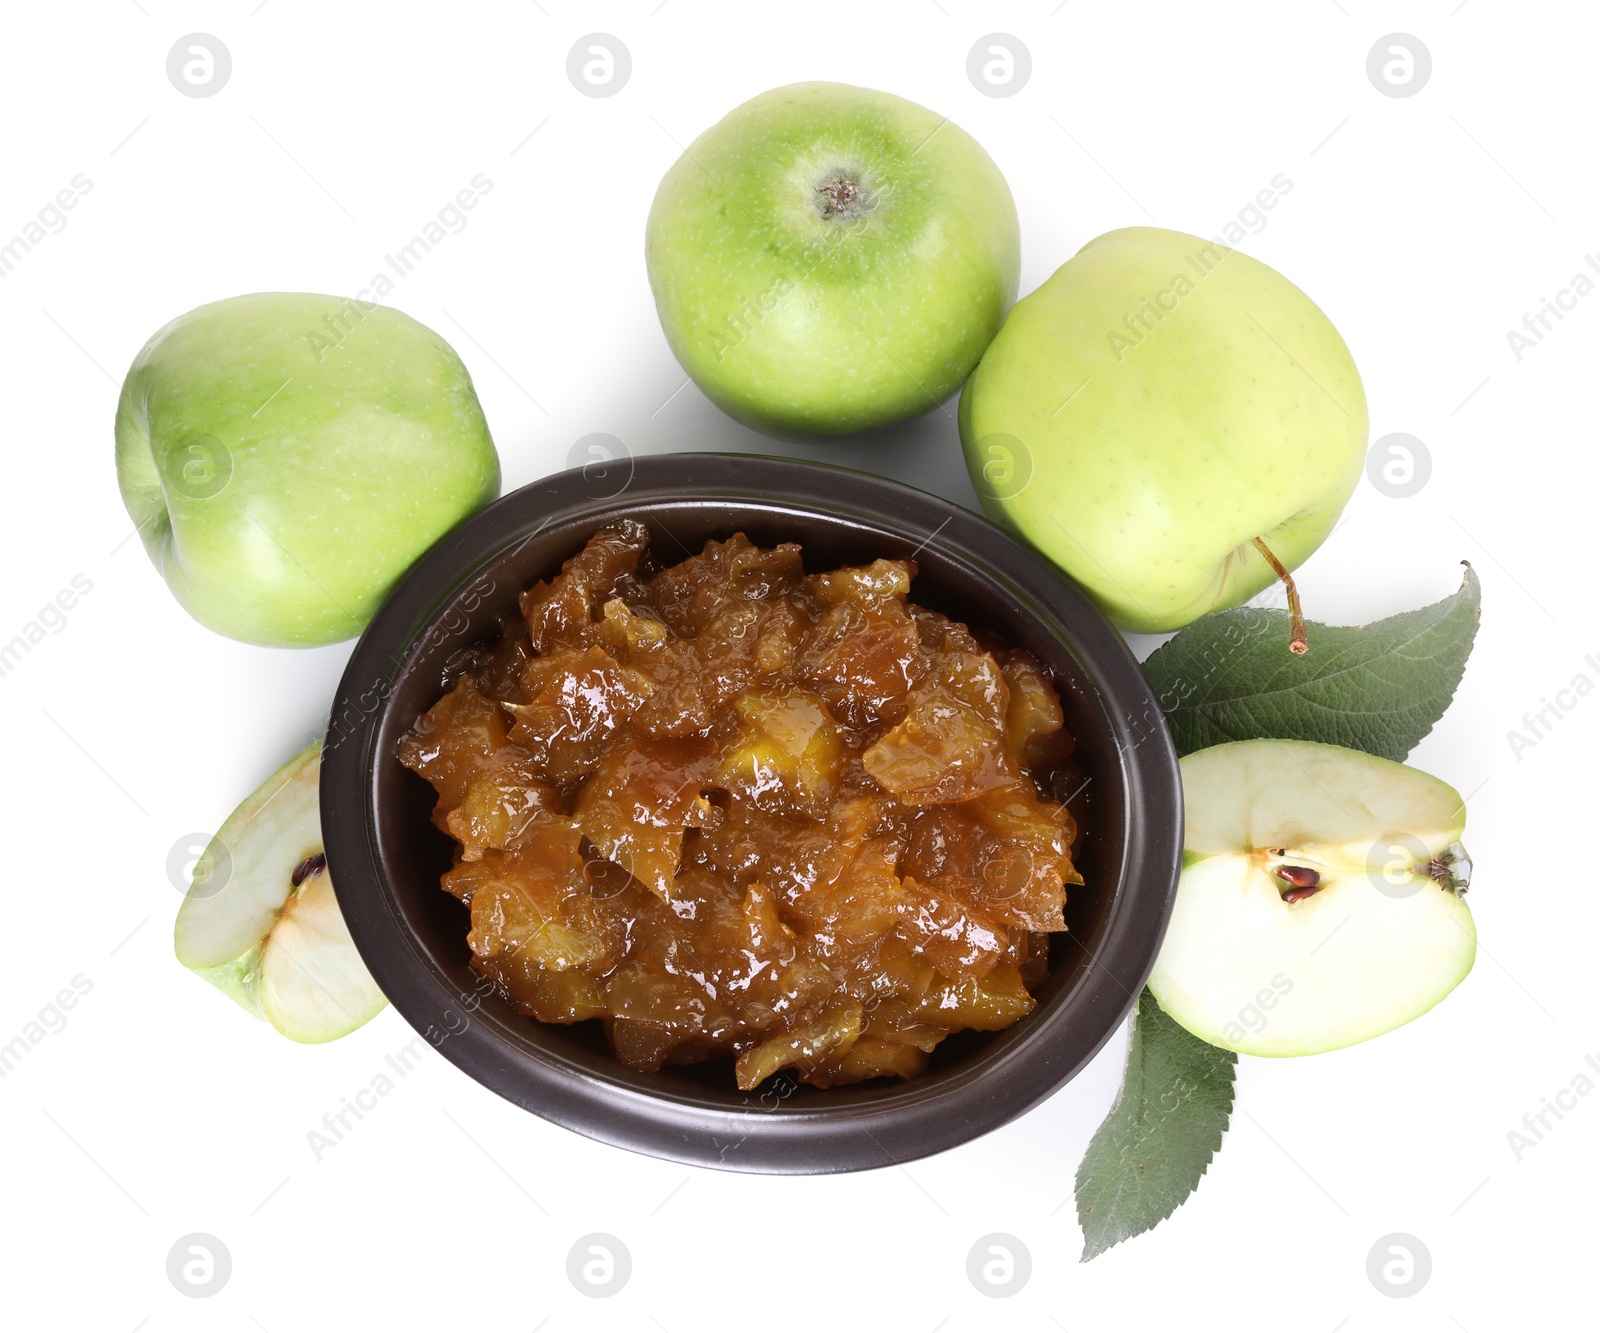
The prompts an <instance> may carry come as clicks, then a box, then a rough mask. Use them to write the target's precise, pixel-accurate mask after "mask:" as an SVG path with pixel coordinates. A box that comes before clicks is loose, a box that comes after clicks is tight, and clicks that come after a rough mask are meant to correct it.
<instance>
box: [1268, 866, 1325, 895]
mask: <svg viewBox="0 0 1600 1333" xmlns="http://www.w3.org/2000/svg"><path fill="white" fill-rule="evenodd" d="M1273 873H1274V874H1276V875H1277V877H1278V878H1279V879H1281V880H1282V881H1283V882H1284V883H1285V884H1287V885H1289V889H1288V891H1287V892H1285V893H1283V901H1284V902H1286V903H1297V902H1299V901H1301V899H1303V898H1309V897H1310V896H1311V895H1312V894H1313V893H1315V892H1316V891H1317V890H1318V889H1320V888H1321V887H1322V876H1321V875H1319V874H1318V873H1317V872H1316V871H1315V870H1313V869H1311V867H1310V866H1279V867H1278V868H1277V869H1276V870H1275V871H1274V872H1273Z"/></svg>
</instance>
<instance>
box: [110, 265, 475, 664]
mask: <svg viewBox="0 0 1600 1333" xmlns="http://www.w3.org/2000/svg"><path fill="white" fill-rule="evenodd" d="M116 433H117V480H118V482H119V484H120V486H121V488H122V499H123V503H124V504H125V505H126V506H127V508H128V514H129V516H130V517H131V518H132V519H133V521H134V522H135V523H136V524H137V525H138V529H139V535H140V537H142V538H143V540H144V545H145V550H146V551H148V552H149V554H150V558H151V560H153V561H154V562H155V566H156V568H157V569H159V570H160V571H161V573H162V576H163V577H164V578H165V579H166V580H167V583H168V585H169V586H170V587H171V588H172V591H173V594H174V595H175V596H176V597H177V599H178V601H179V602H181V603H182V604H183V606H184V607H185V608H186V609H187V610H188V611H189V613H190V614H191V615H193V616H194V618H195V619H196V620H198V621H200V623H201V624H203V625H207V626H209V627H210V628H211V629H214V630H217V631H219V632H220V633H222V634H227V635H230V636H232V637H233V638H236V639H244V640H247V641H248V642H251V643H261V644H267V645H270V646H274V647H305V646H310V645H313V644H322V643H333V642H335V641H336V640H339V639H347V638H349V637H350V636H351V635H353V634H357V633H359V632H360V630H361V628H362V627H363V626H364V625H365V624H366V623H367V621H368V620H369V619H370V618H371V616H372V613H373V611H375V610H376V609H377V606H378V603H379V602H380V601H381V600H382V599H383V597H384V594H385V593H387V592H388V590H389V588H390V587H391V585H392V584H393V583H394V581H395V580H396V579H397V578H398V577H399V576H400V574H401V573H403V572H404V571H405V569H406V568H407V566H409V565H410V564H411V562H412V561H413V560H415V559H416V558H417V556H419V555H420V554H422V552H423V551H425V550H426V549H427V548H428V547H429V546H430V545H431V544H432V543H433V542H434V541H435V540H436V539H437V538H438V537H440V536H441V535H442V534H443V533H445V532H446V531H448V530H449V529H450V528H451V527H453V526H454V525H455V524H456V523H458V522H460V521H461V519H463V518H465V517H466V516H467V515H468V514H470V513H472V512H473V511H474V510H476V509H478V508H480V507H481V506H482V505H484V504H486V503H487V502H488V501H490V500H492V499H493V498H494V497H495V496H496V495H497V494H498V493H499V490H500V460H499V457H498V455H497V454H496V453H495V448H494V442H493V441H492V440H491V439H490V438H489V428H488V425H487V424H486V423H485V421H484V419H483V409H482V408H481V407H479V405H478V398H477V395H476V393H474V392H473V388H472V380H471V377H470V376H468V374H467V370H466V367H465V366H463V365H462V364H461V359H460V358H459V357H458V356H457V355H456V354H455V351H454V349H453V348H451V346H450V344H449V343H447V342H445V340H444V339H443V338H441V337H440V336H439V335H438V334H436V333H434V332H433V331H432V330H431V329H429V328H426V327H424V326H423V325H421V324H419V323H417V321H416V320H414V319H412V318H410V317H409V316H407V315H403V314H401V313H400V312H399V311H398V310H392V309H390V308H389V307H387V306H381V305H378V304H376V303H374V302H370V301H357V300H355V299H353V298H352V299H341V298H339V297H336V296H316V295H310V294H307V293H300V292H260V293H257V294H255V295H252V296H236V297H233V298H232V299H230V300H226V301H216V302H213V303H212V304H210V305H203V306H200V307H199V308H198V309H196V310H191V311H190V312H189V313H188V314H186V315H181V316H179V317H178V318H177V319H175V320H173V321H172V323H170V324H168V325H167V326H166V327H165V328H164V329H162V330H160V331H159V332H158V333H156V334H155V336H154V337H152V338H151V339H150V341H149V342H147V343H146V344H145V345H144V348H143V350H142V351H140V353H139V355H138V356H137V357H136V358H135V359H134V362H133V365H132V367H131V368H130V369H129V371H128V376H127V379H126V380H125V381H124V382H123V386H122V397H121V400H120V402H119V403H118V406H117V427H116Z"/></svg>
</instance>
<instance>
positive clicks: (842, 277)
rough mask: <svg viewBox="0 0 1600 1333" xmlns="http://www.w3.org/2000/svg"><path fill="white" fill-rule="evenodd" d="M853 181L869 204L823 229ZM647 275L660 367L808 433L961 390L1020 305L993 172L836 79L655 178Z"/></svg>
mask: <svg viewBox="0 0 1600 1333" xmlns="http://www.w3.org/2000/svg"><path fill="white" fill-rule="evenodd" d="M839 169H844V170H845V171H846V172H849V173H852V175H853V174H854V173H856V172H860V173H862V175H861V176H860V178H859V179H860V180H861V182H862V183H863V185H864V186H865V188H866V191H867V196H866V197H867V198H868V199H869V200H870V201H871V207H870V208H869V209H868V210H867V211H866V212H865V213H863V214H861V215H860V216H859V217H852V216H846V215H845V214H843V213H840V214H836V215H835V216H834V217H833V218H831V219H828V218H825V217H824V216H823V213H822V208H821V206H820V201H821V200H822V196H821V195H819V193H818V189H817V187H818V184H819V182H822V181H825V180H827V179H829V178H830V177H831V175H832V174H833V173H835V172H836V171H837V170H839ZM645 263H646V267H647V269H648V271H649V275H650V288H651V290H652V291H653V292H654V294H655V300H656V310H657V312H658V313H659V315H660V317H661V326H662V328H663V330H664V331H665V332H666V336H667V342H668V344H669V345H670V346H671V348H672V352H673V355H674V356H676V357H677V358H678V361H679V362H680V363H681V364H682V366H683V368H684V369H685V370H686V371H687V372H688V373H689V375H690V377H691V378H692V379H693V380H694V382H695V383H696V384H698V385H699V386H700V388H701V390H702V391H703V392H704V393H705V395H706V396H707V397H708V398H710V399H711V401H712V402H714V403H716V404H717V406H718V407H720V408H722V410H723V411H724V412H726V413H728V415H729V416H732V417H734V418H735V419H737V420H739V421H742V422H744V423H745V424H746V425H749V426H753V427H754V428H755V429H757V430H760V431H764V432H766V433H768V434H771V435H776V436H780V437H787V438H805V437H808V436H814V435H837V434H842V433H845V432H849V431H858V430H865V429H868V428H870V427H874V426H881V425H884V424H886V423H888V422H891V421H896V420H899V419H900V418H902V417H908V416H913V415H916V414H919V413H922V412H926V411H928V410H929V409H931V408H933V407H936V406H938V405H939V404H940V403H941V402H943V401H944V400H945V399H946V398H947V397H948V396H949V395H950V394H951V393H953V392H954V391H955V390H956V388H957V387H958V386H959V385H960V384H961V382H962V380H964V379H965V378H966V377H967V375H968V374H969V372H970V371H971V370H972V368H973V366H975V365H976V364H977V363H978V358H979V357H981V356H982V355H983V349H984V348H985V347H987V346H988V345H989V341H990V339H992V338H993V337H994V335H995V332H996V331H997V330H998V329H999V327H1000V324H1001V321H1002V320H1003V319H1004V317H1005V312H1006V310H1007V308H1008V307H1009V306H1010V305H1011V302H1012V301H1014V300H1015V299H1016V295H1017V276H1018V272H1019V266H1020V233H1019V228H1018V223H1017V209H1016V204H1015V203H1014V202H1013V200H1012V197H1011V190H1010V187H1009V186H1008V185H1007V184H1006V181H1005V177H1004V176H1002V175H1001V174H1000V169H999V168H998V167H997V166H996V165H995V164H994V161H993V160H992V159H991V158H990V157H989V155H988V154H987V153H986V152H984V150H983V149H982V147H980V146H979V144H978V143H977V141H976V140H974V139H973V138H972V137H971V136H970V135H968V134H967V133H966V132H965V131H963V130H961V129H960V128H958V127H957V126H956V125H954V124H953V123H951V122H950V121H949V120H947V119H945V118H944V117H943V116H940V115H938V114H936V113H935V112H932V111H929V110H927V109H926V108H924V107H921V106H918V105H916V104H915V103H914V102H908V101H905V100H904V99H903V98H899V97H895V96H892V95H891V94H889V93H881V92H874V91H872V90H871V89H866V88H856V87H851V86H849V85H847V84H839V83H797V84H793V85H790V86H789V87H785V88H776V89H774V90H772V91H771V92H767V93H763V94H761V95H760V96H759V97H755V98H752V99H751V100H750V101H748V102H746V103H744V104H743V105H742V106H740V107H737V108H735V109H734V110H733V111H731V112H729V113H728V115H727V116H725V117H724V118H723V119H722V120H720V121H719V122H718V123H717V124H716V125H714V126H712V127H711V128H710V129H709V130H707V131H706V132H705V133H704V134H702V135H701V136H700V137H699V138H698V139H696V140H695V141H694V143H693V144H691V145H690V147H689V149H688V151H687V152H685V153H684V154H683V156H682V157H680V158H679V159H678V161H677V162H676V163H675V164H674V165H673V166H672V168H671V170H669V171H668V172H667V174H666V176H664V177H663V178H662V181H661V184H660V186H659V188H658V189H657V190H656V196H655V202H654V203H653V204H652V205H651V208H650V218H649V222H648V224H647V226H646V230H645Z"/></svg>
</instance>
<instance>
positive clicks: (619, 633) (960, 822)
mask: <svg viewBox="0 0 1600 1333" xmlns="http://www.w3.org/2000/svg"><path fill="white" fill-rule="evenodd" d="M916 572H917V571H916V565H915V564H914V563H913V562H911V561H909V560H875V561H873V562H872V563H871V564H870V565H863V566H859V567H856V568H846V569H835V570H832V571H830V572H827V573H814V574H808V573H807V572H806V570H805V567H804V565H803V564H802V561H801V550H800V547H799V546H797V545H794V544H792V543H785V544H783V545H780V546H776V547H773V548H772V549H771V550H762V549H760V548H758V547H756V546H754V545H752V544H751V543H750V542H749V541H748V540H746V538H745V536H744V535H743V534H742V533H739V534H735V535H734V536H733V537H732V538H731V539H730V540H728V541H725V542H716V541H713V542H709V543H707V545H706V547H705V549H704V550H703V551H702V552H701V553H700V554H698V555H694V556H690V557H689V558H688V559H686V560H683V561H681V562H680V563H678V564H675V565H671V566H668V567H662V566H661V565H660V564H659V563H658V562H657V561H656V560H655V559H654V556H653V553H652V552H651V550H650V549H649V534H648V532H647V531H646V529H645V528H644V526H643V525H642V524H639V523H636V522H632V521H626V522H622V523H618V524H615V525H614V526H611V527H608V528H605V529H604V530H602V531H600V532H598V533H596V534H595V535H594V537H593V538H592V539H591V540H590V541H589V543H588V545H587V546H585V547H584V549H583V550H582V551H581V552H580V553H579V554H578V555H576V556H574V557H573V558H572V559H571V560H568V561H567V562H566V564H565V565H564V566H563V567H562V572H561V573H560V574H559V575H558V576H557V577H555V578H553V579H550V580H548V581H546V582H541V583H538V584H536V585H535V586H534V587H533V588H531V589H530V590H529V591H528V592H526V593H525V594H524V595H523V597H522V599H521V603H520V614H518V615H514V616H512V617H510V618H509V619H508V621H507V622H506V624H505V626H504V628H503V632H502V634H501V636H500V638H499V640H498V642H497V643H494V644H493V645H485V646H483V647H481V648H479V649H476V650H474V652H473V653H472V654H471V655H470V660H469V662H468V665H467V668H466V669H465V670H464V671H463V672H462V674H461V675H460V676H459V677H458V678H457V679H456V680H455V683H454V685H453V687H452V688H451V689H450V690H449V692H448V693H447V694H445V696H444V697H443V698H442V699H440V700H439V702H438V703H437V704H435V705H434V707H433V708H432V709H430V710H429V711H428V713H427V714H426V715H425V716H423V717H422V718H421V719H419V720H418V722H417V723H416V725H415V727H414V728H413V729H412V731H411V732H410V734H409V735H407V737H406V738H405V739H404V741H403V742H402V743H401V747H400V759H401V762H403V763H404V764H406V765H407V766H408V767H410V768H412V769H414V770H415V771H416V772H418V773H420V774H421V775H422V776H423V777H424V778H426V779H427V780H428V781H429V782H430V783H432V784H433V787H434V789H435V790H436V791H437V793H438V798H439V799H438V803H437V806H436V807H435V810H434V814H433V819H434V822H435V823H436V824H437V825H438V826H439V827H440V828H441V829H443V830H444V831H445V832H446V833H448V834H449V835H450V837H451V838H453V839H454V840H455V842H456V844H457V849H456V856H455V865H454V866H453V868H452V869H451V870H450V871H449V872H448V873H446V874H445V876H444V878H443V887H444V888H445V890H447V891H448V892H450V893H452V894H454V895H455V896H456V897H457V898H459V899H460V900H461V901H462V902H463V903H465V904H467V906H468V908H469V909H470V911H471V915H472V926H471V931H470V933H469V934H468V936H467V942H468V944H469V946H470V947H471V950H472V955H473V965H474V967H475V968H476V969H477V970H478V971H479V972H480V973H482V974H483V975H484V976H486V977H488V978H491V979H492V980H493V981H494V983H495V984H496V985H497V987H499V988H500V989H501V990H502V992H503V994H504V995H505V996H506V997H507V998H508V999H509V1000H510V1001H511V1002H512V1003H513V1004H515V1005H516V1006H517V1007H518V1008H519V1009H521V1010H523V1011H524V1012H526V1013H528V1014H531V1015H533V1017H535V1018H537V1019H539V1020H541V1021H543V1022H546V1023H576V1022H581V1021H583V1020H585V1019H599V1020H600V1021H601V1022H602V1023H603V1024H604V1027H605V1031H606V1033H607V1035H608V1037H609V1040H610V1043H611V1047H612V1049H613V1050H614V1051H615V1052H616V1055H617V1058H618V1059H620V1060H621V1061H623V1062H624V1063H625V1064H627V1065H630V1066H632V1067H633V1068H635V1069H645V1070H654V1069H659V1068H660V1067H661V1066H662V1065H663V1064H680V1063H689V1062H693V1061H699V1060H705V1059H708V1058H712V1057H717V1056H732V1057H734V1060H735V1074H736V1076H737V1079H738V1083H739V1086H740V1087H741V1088H745V1089H751V1088H754V1087H756V1086H757V1085H758V1084H759V1083H761V1082H762V1080H763V1079H766V1078H768V1077H769V1076H771V1075H772V1074H775V1073H777V1072H778V1071H779V1070H781V1069H792V1070H793V1071H795V1076H796V1077H798V1078H799V1079H801V1080H802V1081H804V1082H807V1083H810V1084H814V1085H816V1086H818V1087H829V1086H832V1085H835V1084H841V1083H853V1082H857V1081H859V1080H861V1079H869V1078H877V1077H880V1076H886V1075H894V1076H899V1077H902V1078H904V1077H909V1076H911V1075H913V1074H916V1073H917V1072H918V1071H919V1070H921V1069H922V1068H923V1067H924V1065H925V1064H926V1063H927V1060H928V1056H929V1052H931V1051H932V1050H933V1049H934V1047H935V1046H937V1045H938V1044H939V1042H941V1041H942V1040H944V1038H945V1037H947V1036H948V1035H950V1034H951V1033H952V1032H958V1031H961V1030H963V1029H969V1028H973V1029H981V1030H984V1031H993V1030H996V1029H999V1028H1004V1027H1006V1026H1007V1025H1009V1024H1011V1023H1013V1022H1015V1021H1016V1020H1017V1019H1018V1018H1020V1017H1022V1015H1024V1014H1026V1013H1027V1012H1028V1011H1029V1010H1030V1009H1032V1008H1033V1006H1034V999H1033V996H1032V994H1031V993H1030V988H1031V987H1034V986H1036V985H1037V984H1038V982H1039V981H1040V980H1041V979H1042V978H1043V976H1044V973H1045V969H1046V960H1045V953H1046V945H1047V937H1048V934H1049V932H1051V931H1057V930H1063V929H1065V923H1064V921H1063V918H1062V911H1063V907H1064V905H1065V902H1066V885H1067V884H1069V883H1071V884H1078V883H1082V880H1081V878H1080V877H1079V875H1078V874H1077V872H1076V871H1075V870H1074V869H1073V864H1072V857H1071V853H1072V847H1073V843H1074V839H1075V837H1076V827H1075V822H1074V820H1073V818H1072V816H1071V815H1070V814H1069V812H1068V810H1067V808H1066V806H1065V804H1064V802H1063V801H1062V800H1060V799H1056V797H1057V796H1058V795H1059V794H1060V793H1061V792H1062V791H1063V790H1064V789H1065V784H1066V782H1067V774H1068V772H1069V767H1070V761H1069V758H1068V756H1069V755H1070V754H1071V751H1072V739H1071V737H1070V736H1069V735H1068V734H1067V732H1066V730H1065V729H1064V727H1063V725H1062V713H1061V704H1060V700H1059V698H1058V696H1057V694H1056V690H1055V687H1054V686H1053V685H1052V683H1051V681H1050V679H1049V677H1048V675H1047V674H1046V673H1045V671H1044V670H1043V668H1041V666H1040V665H1039V663H1038V662H1037V661H1035V660H1034V659H1033V658H1032V657H1030V656H1029V655H1028V654H1027V653H1025V652H1022V651H1019V650H1017V649H1008V648H1006V647H1005V646H1004V645H1002V644H1000V643H998V642H995V641H992V640H991V639H989V638H988V637H980V636H978V635H976V634H974V633H973V632H972V631H970V630H968V629H967V627H966V626H965V625H962V624H959V623H957V622H955V621H953V620H950V619H948V618H946V617H945V616H942V615H939V614H938V613H936V612H933V611H930V610H927V609H925V608H923V607H920V606H918V605H916V604H915V603H913V602H910V601H908V600H907V599H908V596H909V593H910V591H911V582H912V579H913V578H914V577H915V575H916Z"/></svg>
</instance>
